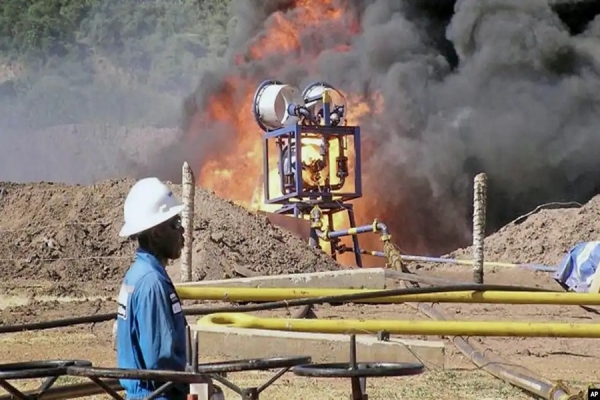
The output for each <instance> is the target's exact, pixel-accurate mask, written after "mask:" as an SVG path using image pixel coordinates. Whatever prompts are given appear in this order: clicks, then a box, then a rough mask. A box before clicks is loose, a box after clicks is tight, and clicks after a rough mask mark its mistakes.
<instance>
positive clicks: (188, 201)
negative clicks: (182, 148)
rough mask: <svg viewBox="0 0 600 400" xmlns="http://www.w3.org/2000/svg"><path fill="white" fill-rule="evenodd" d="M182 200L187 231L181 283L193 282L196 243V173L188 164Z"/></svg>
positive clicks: (184, 165)
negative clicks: (193, 252)
mask: <svg viewBox="0 0 600 400" xmlns="http://www.w3.org/2000/svg"><path fill="white" fill-rule="evenodd" d="M181 174H182V175H181V186H182V196H181V197H182V200H183V205H184V209H183V212H182V213H181V224H182V226H183V229H185V233H184V240H185V243H184V245H183V249H182V251H181V281H182V282H189V281H191V280H192V244H193V241H194V195H195V191H196V190H195V189H196V184H195V180H194V172H193V171H192V169H191V168H190V166H189V165H188V163H187V162H184V163H183V167H182V169H181Z"/></svg>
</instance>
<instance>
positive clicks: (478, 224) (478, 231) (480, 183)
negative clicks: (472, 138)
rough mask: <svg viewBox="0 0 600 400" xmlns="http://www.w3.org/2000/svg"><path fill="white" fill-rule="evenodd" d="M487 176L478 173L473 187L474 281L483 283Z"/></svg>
mask: <svg viewBox="0 0 600 400" xmlns="http://www.w3.org/2000/svg"><path fill="white" fill-rule="evenodd" d="M486 192H487V176H486V175H485V174H483V173H482V174H478V175H477V176H476V177H475V180H474V188H473V261H474V262H473V282H475V283H480V284H481V283H483V262H484V255H483V253H484V240H485V219H486V200H487V193H486Z"/></svg>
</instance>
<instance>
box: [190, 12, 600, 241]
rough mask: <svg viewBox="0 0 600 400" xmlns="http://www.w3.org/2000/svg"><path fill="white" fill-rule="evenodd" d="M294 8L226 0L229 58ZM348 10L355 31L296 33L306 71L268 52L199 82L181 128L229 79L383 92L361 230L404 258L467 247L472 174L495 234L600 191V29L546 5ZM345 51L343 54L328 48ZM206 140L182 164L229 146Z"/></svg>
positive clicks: (371, 141) (193, 144)
mask: <svg viewBox="0 0 600 400" xmlns="http://www.w3.org/2000/svg"><path fill="white" fill-rule="evenodd" d="M293 3H294V2H293V1H258V0H255V1H251V0H246V1H241V0H239V1H235V2H233V5H232V7H233V12H234V15H235V19H236V24H235V29H233V30H232V32H231V35H230V49H229V50H230V53H231V55H233V54H239V53H244V51H245V50H247V48H248V46H249V45H250V44H251V43H252V39H253V38H256V37H258V36H259V35H260V34H261V33H263V32H264V30H265V26H268V24H269V23H270V18H272V16H271V15H272V13H273V12H275V11H282V12H284V13H288V14H290V15H291V14H293V13H294V12H295V11H294V9H293ZM350 3H351V4H350V8H351V9H352V10H353V12H354V15H356V16H358V18H359V21H360V28H361V29H360V33H359V34H357V35H355V36H352V37H351V38H349V37H348V35H347V34H346V35H344V34H343V32H340V31H336V30H335V29H329V28H323V27H321V28H320V29H315V30H311V31H307V32H304V34H305V35H306V36H305V37H303V38H302V40H303V50H302V51H306V52H311V51H314V46H315V43H318V45H317V46H320V47H321V50H322V51H321V52H320V55H319V56H318V57H317V59H316V60H315V59H310V64H311V65H301V64H299V63H297V62H296V61H291V58H289V57H285V56H281V55H275V56H273V57H271V58H268V59H265V60H261V61H254V62H247V63H244V64H243V65H241V66H232V65H233V64H230V65H229V66H228V67H227V68H225V66H223V68H222V69H221V70H219V71H214V72H213V73H211V74H209V75H207V76H205V77H204V78H203V79H201V81H200V85H199V86H198V88H197V90H196V91H195V93H194V94H193V95H192V96H190V98H189V99H188V100H187V106H186V115H185V117H186V118H187V119H189V117H190V116H191V115H192V114H194V113H195V112H197V110H198V109H200V110H201V109H202V108H203V107H204V106H205V104H206V101H207V99H208V98H209V97H210V96H211V95H212V94H213V93H215V91H218V90H221V89H220V86H219V84H218V83H219V82H221V81H220V79H222V78H223V77H224V76H227V75H228V74H231V73H233V72H236V71H237V73H239V74H242V75H243V76H246V77H249V78H251V79H254V80H256V82H257V84H258V83H259V82H260V81H261V80H263V79H266V78H277V79H280V80H283V81H286V82H290V83H292V84H297V85H299V86H300V87H302V85H305V84H307V83H308V82H309V81H314V80H319V79H322V80H325V81H327V82H329V83H331V84H333V85H335V86H337V87H339V88H340V89H342V90H344V91H346V92H353V93H360V94H362V95H363V96H364V97H365V98H367V99H368V98H371V97H372V96H373V94H374V93H381V94H382V95H383V98H384V110H383V113H382V114H380V115H373V116H367V117H366V118H364V119H363V120H362V121H361V126H362V130H363V140H364V142H365V146H366V147H367V149H368V151H367V152H366V153H365V154H363V166H364V171H365V175H366V176H367V178H368V177H377V179H367V180H366V183H365V185H366V186H365V188H364V189H365V191H366V192H370V193H371V195H375V196H377V198H378V200H377V209H373V210H371V211H370V212H369V214H370V215H362V216H360V221H361V222H367V219H369V218H372V217H379V218H381V219H382V220H385V221H386V222H387V223H388V224H389V225H390V226H392V228H393V230H395V232H394V233H395V234H396V235H397V236H396V237H397V240H398V242H399V243H400V244H401V246H402V247H403V249H404V250H407V251H431V252H444V251H447V250H450V249H452V248H453V247H454V246H456V245H463V244H465V242H466V241H468V239H469V236H470V233H469V231H470V229H469V222H468V221H469V217H470V215H469V213H470V207H471V197H472V194H471V193H472V188H471V185H472V183H471V182H472V178H473V176H474V175H475V174H476V173H478V172H486V173H487V174H488V177H489V196H490V198H489V200H488V205H489V211H488V213H489V225H490V229H494V228H498V227H499V226H500V225H501V224H503V223H505V222H507V221H508V220H510V219H511V218H514V217H515V216H517V215H519V214H520V213H524V212H527V211H529V210H530V209H531V208H533V207H535V206H536V205H538V204H539V203H542V202H549V201H567V200H577V201H583V200H586V199H587V198H589V197H590V196H592V195H593V194H594V193H595V192H596V190H597V189H598V184H599V183H600V177H599V175H600V174H599V173H600V161H599V157H598V156H597V151H596V149H597V148H599V146H600V135H599V134H598V132H597V129H598V127H599V126H600V109H599V106H600V97H599V95H598V93H600V77H599V75H598V72H599V66H598V65H599V64H598V61H599V60H600V58H598V57H600V21H593V22H592V23H591V24H590V26H589V27H588V29H587V30H586V31H585V32H584V33H583V34H581V35H578V36H572V35H571V34H570V33H569V31H568V29H567V28H566V27H565V26H564V25H563V24H562V22H561V21H560V20H559V18H558V16H557V15H556V14H555V13H554V12H553V10H551V9H550V7H549V6H548V3H547V2H546V1H544V0H531V1H526V2H525V1H520V0H458V1H457V2H456V4H455V12H454V15H453V16H452V18H451V21H450V23H449V24H446V23H445V22H443V21H441V20H439V19H436V18H433V17H431V16H428V15H427V14H426V13H424V12H423V11H422V10H418V9H417V8H416V7H415V5H414V4H413V3H412V2H410V1H409V0H405V1H399V0H371V1H350ZM444 32H445V38H444V37H442V35H440V33H442V34H443V33H444ZM444 39H447V40H449V41H450V42H452V44H453V47H454V50H455V52H456V55H457V56H458V63H457V65H452V63H453V62H452V57H449V55H448V51H447V46H446V48H445V47H444V44H443V42H444ZM343 41H347V42H348V44H349V46H350V50H349V51H347V52H343V53H340V52H335V51H331V49H333V48H334V46H336V45H338V44H340V42H343ZM275 65H276V66H277V68H276V69H277V74H278V75H277V76H272V71H273V69H274V67H273V66H275ZM315 65H316V70H317V72H316V74H315V73H314V72H311V75H310V76H309V73H308V71H309V67H311V68H314V66H315ZM202 129H203V130H202V135H199V136H195V137H190V138H188V140H189V141H190V142H188V143H186V144H185V147H186V150H184V151H182V148H180V149H179V150H178V151H179V152H180V153H181V154H182V153H184V152H186V153H188V154H187V156H188V157H193V155H194V154H202V153H201V152H197V149H198V148H199V147H200V148H203V149H204V151H206V149H207V147H210V144H211V143H215V141H219V142H222V141H227V140H234V137H233V136H231V137H230V138H228V137H225V138H223V135H222V132H220V131H219V130H218V129H216V130H214V132H213V131H212V130H211V126H210V125H206V126H203V128H202ZM217 135H218V136H219V138H217ZM200 157H201V156H196V159H197V161H198V162H201V161H202V160H201V159H200V160H198V158H200ZM179 165H180V164H179Z"/></svg>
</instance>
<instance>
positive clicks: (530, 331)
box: [198, 313, 600, 338]
mask: <svg viewBox="0 0 600 400" xmlns="http://www.w3.org/2000/svg"><path fill="white" fill-rule="evenodd" d="M198 325H222V326H231V327H236V328H246V329H266V330H274V331H292V332H312V333H335V334H366V333H371V334H376V333H378V332H381V331H386V332H389V333H391V334H397V335H430V336H453V335H455V336H494V337H499V336H503V337H564V338H600V324H568V323H548V322H546V323H535V322H510V321H501V322H488V321H453V320H444V321H418V320H416V321H415V320H407V321H400V320H358V319H340V320H306V319H292V318H261V317H255V316H251V315H248V314H243V313H222V314H211V315H207V316H205V317H202V318H200V319H199V320H198Z"/></svg>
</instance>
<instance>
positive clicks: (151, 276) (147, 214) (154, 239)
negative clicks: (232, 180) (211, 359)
mask: <svg viewBox="0 0 600 400" xmlns="http://www.w3.org/2000/svg"><path fill="white" fill-rule="evenodd" d="M182 210H183V205H182V204H181V202H180V201H179V200H178V199H177V198H176V197H175V195H173V192H172V191H171V190H170V189H169V187H168V186H166V185H165V184H164V183H162V182H161V181H160V180H159V179H157V178H146V179H142V180H140V181H138V182H137V183H135V184H134V185H133V187H132V188H131V190H130V192H129V194H128V195H127V198H126V199H125V206H124V214H125V215H124V217H125V224H124V226H123V228H122V229H121V232H120V233H119V236H121V237H130V238H133V239H136V240H137V242H138V245H139V247H138V249H137V250H136V252H135V261H134V262H133V265H131V267H130V268H129V270H128V271H127V273H126V274H125V279H124V281H123V285H122V286H121V290H120V293H119V300H118V303H119V305H118V312H117V322H116V347H117V364H118V367H119V368H129V369H160V370H172V371H184V370H185V367H186V350H185V347H186V334H185V331H186V324H187V322H186V320H185V316H184V314H183V310H182V308H181V301H180V300H179V297H178V296H177V293H176V291H175V286H174V285H173V282H172V281H171V279H170V278H169V276H168V275H167V271H166V269H165V266H166V265H167V262H168V261H169V260H176V259H178V258H179V257H180V256H181V250H182V248H183V228H182V226H181V219H180V216H179V215H180V213H181V212H182ZM162 384H164V382H152V381H140V380H121V385H122V386H123V388H125V390H126V392H127V399H143V398H146V397H147V396H149V395H150V394H151V393H152V392H153V391H155V390H156V389H157V388H159V387H160V386H161V385H162ZM188 392H189V387H188V386H187V385H180V386H177V385H176V386H175V387H174V388H173V389H171V390H170V391H168V392H167V393H166V394H164V395H161V396H160V397H158V399H160V400H167V399H169V400H170V399H185V398H186V396H187V393H188Z"/></svg>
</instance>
